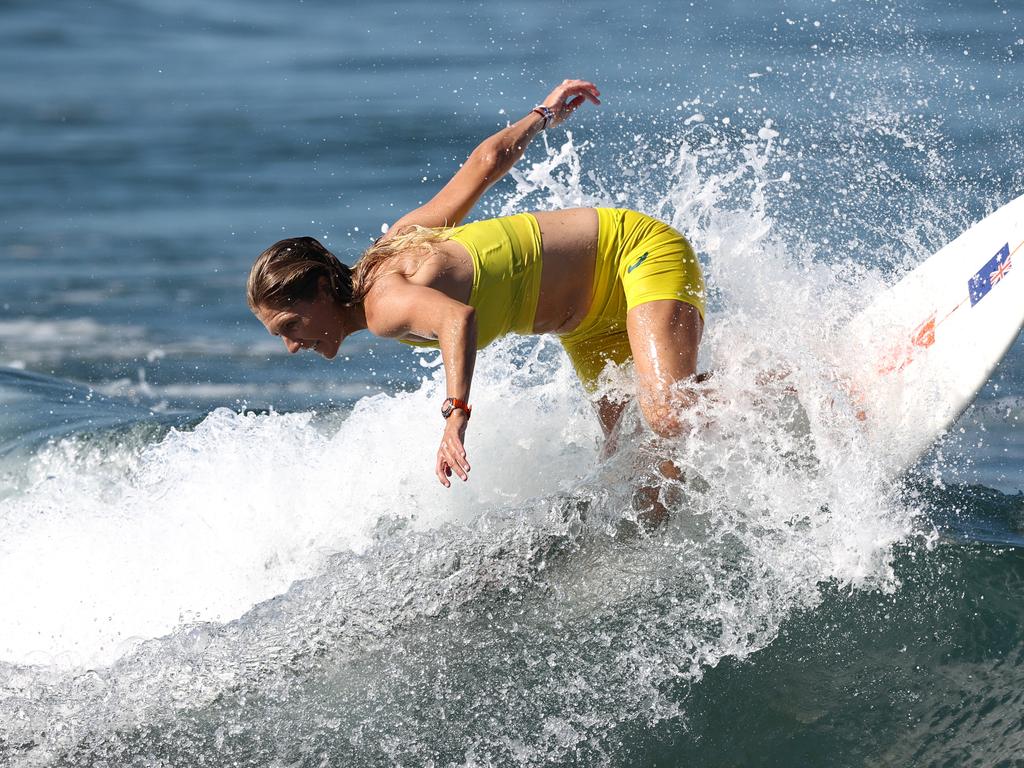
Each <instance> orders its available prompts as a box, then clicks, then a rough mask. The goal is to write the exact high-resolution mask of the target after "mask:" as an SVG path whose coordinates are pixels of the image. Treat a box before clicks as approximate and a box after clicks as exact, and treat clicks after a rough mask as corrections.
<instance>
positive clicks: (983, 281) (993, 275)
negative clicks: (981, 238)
mask: <svg viewBox="0 0 1024 768" xmlns="http://www.w3.org/2000/svg"><path fill="white" fill-rule="evenodd" d="M1009 271H1010V244H1009V243H1007V244H1006V245H1004V246H1003V247H1002V248H1000V249H999V252H998V253H996V255H995V256H993V257H992V258H991V259H989V261H988V263H987V264H985V266H984V267H982V268H981V269H980V270H978V274H976V275H975V276H974V277H972V278H971V279H970V282H968V283H967V288H968V290H970V292H971V306H972V307H973V306H974V305H975V304H977V303H978V302H979V301H981V300H982V299H984V298H985V296H986V294H988V292H989V291H991V290H992V289H993V288H994V287H995V284H996V283H998V282H999V281H1000V280H1002V279H1003V278H1004V277H1006V273H1007V272H1009Z"/></svg>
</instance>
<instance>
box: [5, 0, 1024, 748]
mask: <svg viewBox="0 0 1024 768" xmlns="http://www.w3.org/2000/svg"><path fill="white" fill-rule="evenodd" d="M0 20H2V23H0V42H2V45H0V71H2V72H3V73H4V75H5V77H4V86H3V88H0V109H2V113H3V115H4V119H3V120H2V121H0V165H2V167H3V168H4V178H5V182H6V183H5V184H3V186H2V188H0V764H11V765H17V766H30V765H31V766H35V765H76V766H78V765H97V766H99V765H153V766H169V765H174V766H178V765H181V766H186V765H187V766H194V765H201V764H209V765H227V764H237V765H248V766H271V765H274V766H277V765H280V766H285V765H300V766H307V765H308V766H313V765H436V766H441V765H460V766H484V765H549V764H553V765H614V766H642V765H659V766H675V765H680V766H682V765H704V766H735V765H744V766H758V765H763V766H795V765H800V766H803V765H807V766H814V765H822V766H824V765H829V766H833V765H835V766H861V765H872V766H878V765H885V766H906V765H956V766H961V765H974V766H996V765H1005V766H1010V765H1022V764H1024V715H1022V712H1024V698H1022V697H1024V694H1022V693H1021V690H1022V689H1024V643H1022V640H1021V638H1022V636H1024V635H1022V625H1024V607H1022V606H1024V601H1022V600H1021V598H1024V557H1022V552H1024V497H1022V493H1021V492H1022V489H1024V432H1022V429H1021V412H1022V407H1021V404H1022V398H1024V346H1022V342H1021V341H1020V340H1018V342H1017V343H1016V345H1015V346H1014V347H1013V348H1012V349H1011V350H1010V352H1009V354H1008V355H1007V357H1006V359H1005V361H1004V362H1003V364H1002V365H1001V366H1000V367H999V369H997V371H996V373H995V374H994V376H993V377H992V379H991V381H990V382H989V384H988V385H987V386H986V387H985V389H984V390H983V391H982V393H981V395H980V396H979V398H978V400H977V402H976V403H975V405H974V406H972V408H971V409H970V410H968V411H967V412H966V413H965V414H964V415H963V416H962V417H961V419H960V420H959V421H958V423H957V424H956V425H955V426H954V428H953V429H952V430H951V431H950V433H949V434H948V435H947V436H946V437H945V438H943V440H941V441H940V442H939V443H938V444H937V445H936V447H935V448H934V449H933V450H932V452H931V453H930V454H929V455H927V456H926V457H924V458H923V459H922V460H921V462H920V463H919V464H918V465H917V466H916V467H915V468H914V469H913V470H912V471H911V472H909V473H908V474H907V475H906V476H904V477H901V478H899V479H897V480H896V481H895V482H893V481H892V480H891V478H889V477H888V476H887V475H886V472H885V471H884V470H885V468H884V467H879V466H877V464H876V463H874V462H872V460H871V457H870V456H869V455H865V454H864V453H863V452H861V451H859V450H857V446H858V432H857V429H856V425H855V424H852V423H848V422H847V421H846V420H844V419H843V418H842V414H841V413H836V412H834V411H829V410H828V409H821V408H820V407H817V404H820V402H821V398H823V397H824V395H823V394H822V392H821V391H820V386H821V385H820V381H821V377H820V375H819V374H820V372H821V367H822V359H823V354H824V351H825V350H826V348H827V345H828V340H829V339H830V338H834V336H835V334H836V333H838V332H839V331H840V330H841V328H842V326H843V323H844V321H845V320H847V319H848V318H849V317H850V316H852V314H853V313H855V312H856V310H857V309H859V308H860V307H863V306H864V304H865V303H866V302H867V301H868V300H869V299H870V297H871V296H872V295H874V293H875V292H877V290H879V289H880V287H881V286H883V285H884V284H886V283H888V282H892V281H893V280H895V279H896V278H898V276H899V275H901V274H902V273H904V272H905V271H906V270H908V269H910V268H912V267H913V266H914V265H916V264H918V263H920V262H921V261H922V260H923V259H925V258H927V256H928V255H929V254H930V253H932V252H934V251H935V250H937V249H938V248H939V247H941V246H942V245H943V244H944V243H945V242H948V241H949V240H950V239H952V238H953V237H955V236H956V235H957V234H958V233H959V232H960V231H962V230H963V229H964V228H966V227H967V226H968V225H969V224H970V223H972V222H973V221H976V220H978V219H980V218H981V217H982V216H983V215H985V214H986V213H987V212H990V211H991V210H994V209H995V208H996V207H998V206H999V205H1001V204H1003V203H1005V202H1007V201H1008V200H1010V199H1011V198H1013V197H1016V196H1017V195H1019V194H1021V192H1024V163H1022V162H1021V160H1020V158H1021V157H1022V156H1024V155H1022V153H1021V140H1020V134H1021V127H1022V118H1021V113H1020V108H1019V105H1020V104H1021V100H1022V92H1021V85H1020V83H1021V78H1022V75H1024V69H1022V67H1024V64H1022V57H1024V9H1021V8H1020V7H1019V5H1016V4H1013V3H1009V2H977V3H969V4H963V3H946V2H907V3H885V2H863V3H851V2H791V3H776V2H760V3H754V2H745V1H737V2H730V3H719V4H710V3H696V2H695V3H689V2H682V3H670V2H645V3H639V4H632V5H628V6H614V5H610V4H599V3H595V2H586V1H582V2H573V3H565V2H538V1H537V0H526V1H525V2H520V3H517V4H492V3H473V2H456V1H455V0H445V1H444V2H436V3H429V4H427V3H415V2H398V3H387V4H383V3H380V4H358V5H357V4H349V3H344V2H342V3H329V2H324V1H323V0H316V1H315V2H304V1H295V0H289V1H287V2H269V1H263V2H255V3H241V2H238V0H221V1H220V2H217V3H197V2H192V1H191V0H181V1H179V2H175V3H171V2H169V1H168V0H114V1H113V2H108V3H101V4H92V5H86V4H83V3H77V2H70V0H54V2H49V3H42V4H41V3H30V2H27V1H26V0H8V1H7V2H4V3H2V4H0ZM577 76H578V77H586V78H588V79H591V80H593V81H594V82H595V83H597V84H598V86H599V87H600V89H601V91H602V99H603V101H604V103H603V104H602V105H601V106H600V107H597V108H591V107H590V106H589V105H588V106H587V107H584V108H583V109H582V110H581V111H580V113H579V114H577V115H576V116H574V118H573V119H572V121H571V122H570V123H569V124H568V125H567V128H566V129H559V130H555V131H552V132H551V133H549V134H548V135H546V136H545V137H543V138H542V139H538V140H537V141H535V143H534V145H533V146H532V147H531V148H530V150H529V151H528V153H527V155H526V157H525V158H524V160H523V161H522V162H521V163H520V164H519V166H518V168H517V169H516V171H515V172H514V173H513V174H512V175H511V176H510V177H509V178H507V179H505V180H503V181H502V182H501V183H500V184H498V185H497V186H496V187H495V188H494V189H493V190H492V191H491V192H490V193H489V195H488V197H487V198H486V199H485V200H484V201H483V202H482V203H481V204H480V205H479V206H478V209H477V210H476V211H475V212H474V214H473V216H474V217H477V216H479V217H483V216H487V215H492V214H499V213H505V212H512V211H518V210H531V209H537V208H549V207H557V206H562V205H576V204H584V205H592V204H614V205H624V206H631V207H636V208H639V209H641V210H645V211H647V212H649V213H651V214H654V215H658V216H661V217H663V218H665V219H666V220H670V221H672V222H673V224H675V225H676V226H678V227H679V228H680V229H682V230H683V231H685V232H686V233H687V235H688V236H689V237H690V238H691V240H692V241H693V243H694V245H695V246H696V248H697V250H698V251H699V253H700V257H701V260H702V263H703V265H704V268H705V271H706V274H707V278H708V285H709V288H710V297H711V306H710V311H709V316H708V328H707V333H706V337H705V342H704V345H703V349H702V365H703V366H704V367H710V368H715V369H716V370H717V371H718V374H717V375H716V379H715V380H716V387H718V393H719V395H720V400H721V401H722V404H720V405H719V406H716V407H717V408H718V410H716V411H715V412H714V414H713V415H714V419H713V424H712V425H710V426H708V428H707V430H706V431H705V432H704V433H702V434H701V436H700V437H699V438H695V439H693V440H691V441H689V442H687V443H686V444H679V445H669V446H666V445H653V444H652V443H651V440H650V438H649V437H648V436H646V435H645V434H644V432H643V429H642V428H638V430H637V432H636V434H635V435H634V436H633V437H632V438H631V440H630V444H629V445H628V446H627V447H626V448H624V449H623V450H622V451H620V452H619V454H617V455H616V456H615V457H612V458H611V459H602V458H601V457H600V439H599V437H600V435H599V428H598V426H597V423H596V421H595V419H594V417H593V414H592V412H591V408H590V406H589V404H588V403H587V402H586V399H585V397H584V395H583V392H582V390H581V389H580V388H579V386H578V384H576V382H575V380H574V379H573V375H572V373H571V370H570V368H569V366H568V363H567V361H566V360H565V359H564V357H563V356H562V354H561V352H560V351H559V348H558V347H557V345H556V344H555V343H553V341H552V340H550V339H539V340H520V341H510V342H503V343H501V344H498V345H496V346H495V347H494V348H491V349H488V350H487V351H486V352H484V353H483V354H482V355H481V357H480V360H479V364H478V369H479V370H478V374H477V378H476V380H475V385H474V400H475V405H476V410H475V414H474V419H473V424H472V428H471V432H470V436H469V446H468V447H469V449H470V452H471V459H472V460H473V463H474V470H473V478H472V480H471V482H470V483H469V484H468V485H466V486H459V487H457V488H455V489H453V490H451V491H445V490H444V489H441V488H440V487H438V486H437V484H436V481H435V480H433V478H432V472H431V467H432V454H433V452H434V451H436V447H437V440H438V437H439V418H438V417H437V414H436V410H437V403H438V401H439V399H440V393H441V391H442V388H443V384H442V382H441V381H440V379H439V378H438V374H439V369H438V367H437V361H436V359H434V357H433V356H432V355H430V354H427V355H423V354H420V353H418V352H415V351H412V350H408V349H405V348H403V347H401V346H400V345H397V344H393V343H387V342H384V341H378V340H374V339H373V338H371V337H369V336H356V337H354V338H352V339H350V340H349V341H348V342H346V347H345V348H344V349H343V354H342V355H340V356H339V358H338V359H337V360H335V361H333V362H327V361H324V360H322V359H320V358H318V357H314V356H312V355H307V356H303V355H297V356H288V355H286V353H285V350H284V348H283V347H282V346H281V345H280V343H279V341H278V340H276V339H273V338H271V337H270V336H268V335H267V334H266V333H265V331H264V330H263V328H262V327H261V326H260V325H259V323H257V322H256V321H255V320H254V319H253V318H252V317H251V315H250V314H249V312H248V309H247V308H246V306H245V300H244V284H245V277H246V274H247V270H248V267H249V265H250V264H251V262H252V259H253V257H254V256H255V255H256V254H258V253H259V251H260V250H262V248H264V247H265V246H266V245H267V244H269V243H270V242H272V241H274V240H276V239H278V238H279V237H282V236H286V235H294V234H311V235H314V236H316V237H318V238H320V239H322V240H323V241H324V242H325V243H326V244H328V245H329V246H330V247H331V248H332V249H334V250H335V252H336V253H338V254H339V256H341V257H342V258H343V259H347V260H351V259H353V258H355V257H356V256H358V254H359V252H360V251H361V249H363V248H364V247H365V246H366V245H367V244H368V243H369V242H370V241H371V240H372V239H373V238H374V237H375V236H376V235H377V234H378V233H379V232H380V231H381V228H382V225H384V224H385V223H387V222H391V221H393V220H395V219H396V218H397V217H398V216H400V215H401V214H402V213H403V212H405V211H406V210H409V209H411V208H413V207H415V206H416V205H418V204H420V203H421V202H423V201H425V200H426V199H428V198H429V197H430V196H431V195H432V194H433V192H434V191H435V190H436V189H438V188H439V186H440V185H441V184H442V183H443V182H444V181H445V180H446V179H447V178H448V177H449V176H450V174H451V173H452V172H453V170H454V169H455V168H457V167H458V164H459V162H461V160H462V159H463V158H464V157H465V156H466V155H467V154H468V153H469V151H470V150H471V149H472V148H473V147H474V146H475V145H476V143H477V142H478V141H480V140H481V139H483V138H484V137H485V136H487V135H488V134H489V133H491V132H493V131H495V130H497V129H498V128H500V127H502V126H503V125H505V123H506V121H508V120H510V119H515V118H516V117H518V116H519V115H521V114H524V113H525V112H526V111H527V110H529V108H530V107H532V106H533V105H534V104H535V103H536V102H537V101H538V100H540V99H541V98H542V97H543V96H544V95H545V94H546V93H547V92H548V90H549V89H550V87H551V86H552V84H554V83H556V82H558V81H560V80H561V79H563V78H564V77H577ZM779 366H784V367H786V368H787V369H790V370H793V371H794V374H793V377H794V379H795V381H796V383H797V390H798V392H799V398H800V400H801V401H800V402H799V403H794V398H793V396H792V395H790V394H787V393H786V392H785V391H784V387H782V386H781V385H780V386H779V387H778V388H776V389H773V388H772V386H771V385H769V386H768V387H767V388H764V387H760V388H758V387H754V386H753V380H754V377H755V373H756V372H757V371H758V370H768V369H772V368H777V367H779ZM816 398H817V399H816ZM631 418H634V419H635V414H633V415H632V417H631ZM666 451H668V452H671V453H672V456H673V458H674V459H675V460H676V461H677V463H678V464H679V465H680V466H682V467H683V468H684V470H685V474H686V478H687V480H686V482H685V483H674V482H670V481H663V482H662V487H661V493H662V499H663V501H664V503H665V504H666V506H667V507H668V508H669V509H670V510H671V511H672V517H671V519H670V521H669V523H668V524H667V525H665V526H664V527H663V528H662V529H660V530H658V531H655V532H653V533H647V532H644V531H643V530H640V529H637V528H636V526H635V525H634V524H633V523H634V522H635V520H636V511H635V509H634V504H633V499H634V493H635V491H636V489H637V488H638V487H641V486H643V485H644V484H645V483H648V484H649V483H650V482H651V475H650V469H649V468H650V466H651V465H652V463H654V459H653V458H652V457H661V456H663V455H664V454H665V452H666Z"/></svg>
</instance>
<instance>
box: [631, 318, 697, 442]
mask: <svg viewBox="0 0 1024 768" xmlns="http://www.w3.org/2000/svg"><path fill="white" fill-rule="evenodd" d="M626 330H627V332H628V333H629V346H630V348H631V350H632V352H633V361H634V364H635V366H636V375H637V385H638V386H637V389H638V396H639V401H640V410H641V411H642V412H643V414H644V418H645V419H646V420H647V423H648V424H649V425H650V427H651V429H653V430H654V431H655V432H656V433H657V434H659V435H661V436H662V437H674V436H676V435H678V434H679V433H680V432H682V431H683V428H684V425H683V423H682V422H681V421H680V419H679V409H681V408H687V407H689V406H691V405H693V404H694V403H695V402H696V398H697V395H696V392H694V391H693V390H692V389H688V388H686V386H685V385H684V384H682V382H685V381H686V380H687V379H689V378H691V377H692V376H693V375H694V374H695V373H696V371H697V347H698V346H699V345H700V339H701V335H702V334H703V332H704V321H703V320H702V319H701V316H700V312H698V311H697V308H696V307H694V306H693V305H691V304H687V303H685V302H682V301H676V300H675V299H659V300H657V301H650V302H647V303H646V304H640V305H638V306H635V307H633V308H632V309H631V310H629V312H628V314H627V315H626Z"/></svg>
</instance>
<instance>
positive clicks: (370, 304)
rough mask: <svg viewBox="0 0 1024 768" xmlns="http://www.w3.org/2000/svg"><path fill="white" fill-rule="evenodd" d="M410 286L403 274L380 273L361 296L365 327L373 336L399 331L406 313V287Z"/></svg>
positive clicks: (392, 334) (393, 333)
mask: <svg viewBox="0 0 1024 768" xmlns="http://www.w3.org/2000/svg"><path fill="white" fill-rule="evenodd" d="M410 287H411V284H410V283H409V280H408V279H407V278H406V277H405V275H403V274H401V273H398V272H392V273H389V274H386V275H381V276H380V277H378V278H377V279H376V280H374V281H373V285H371V286H370V289H369V290H368V291H367V292H366V295H365V296H364V297H363V311H364V312H365V313H366V327H367V329H368V330H369V331H370V333H372V334H373V335H374V336H395V335H397V333H399V332H400V330H399V329H400V327H401V326H402V325H403V320H404V319H405V317H406V315H407V311H406V310H407V308H408V296H407V295H406V294H407V289H408V288H410Z"/></svg>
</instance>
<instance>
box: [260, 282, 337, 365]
mask: <svg viewBox="0 0 1024 768" xmlns="http://www.w3.org/2000/svg"><path fill="white" fill-rule="evenodd" d="M343 311H344V309H343V308H342V307H341V306H339V305H338V304H337V303H336V302H335V301H334V300H333V299H332V298H331V296H330V295H329V294H328V293H327V292H325V291H322V290H321V291H320V293H319V294H317V297H316V298H315V299H314V300H313V301H297V302H295V303H294V304H292V305H291V306H290V307H288V308H287V309H278V308H275V307H267V306H263V305H261V306H259V307H257V308H256V317H258V318H259V320H260V322H261V323H263V326H264V327H265V328H266V329H267V331H269V332H270V333H271V334H272V335H274V336H280V337H281V339H282V340H283V341H284V346H285V348H286V349H287V350H288V351H289V352H291V353H292V354H295V353H296V352H298V351H299V350H300V349H312V350H313V351H314V352H319V353H320V354H321V355H323V356H324V357H326V358H327V359H328V360H331V359H333V358H334V356H335V355H337V354H338V348H339V347H340V346H341V342H342V341H343V340H344V338H345V336H347V335H348V334H347V333H346V332H345V323H344V318H343V317H342V313H343Z"/></svg>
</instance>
